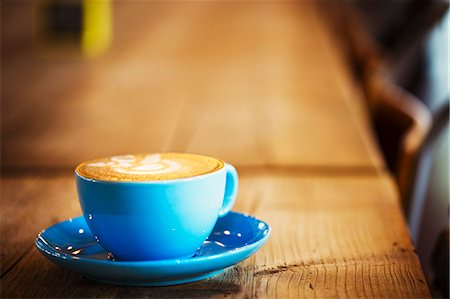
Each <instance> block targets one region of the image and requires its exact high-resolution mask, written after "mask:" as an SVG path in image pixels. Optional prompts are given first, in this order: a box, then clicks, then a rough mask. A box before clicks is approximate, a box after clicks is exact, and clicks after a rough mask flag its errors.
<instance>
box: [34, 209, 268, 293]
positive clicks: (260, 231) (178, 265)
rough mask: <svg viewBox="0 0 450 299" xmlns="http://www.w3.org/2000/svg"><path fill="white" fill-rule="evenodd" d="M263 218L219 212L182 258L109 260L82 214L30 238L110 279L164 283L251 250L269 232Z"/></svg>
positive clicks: (197, 275) (86, 272) (61, 260)
mask: <svg viewBox="0 0 450 299" xmlns="http://www.w3.org/2000/svg"><path fill="white" fill-rule="evenodd" d="M269 235H270V227H269V225H268V224H267V223H265V222H263V221H261V220H258V219H256V218H254V217H252V216H249V215H244V214H240V213H235V212H229V213H228V214H227V215H226V216H224V217H222V218H219V220H218V221H217V224H216V226H215V227H214V230H213V231H212V233H211V235H210V236H209V237H208V239H207V240H206V241H205V242H204V243H203V245H202V247H200V249H199V251H198V252H197V254H196V255H195V256H194V257H192V258H187V259H170V260H159V261H139V262H121V261H115V260H114V259H113V258H112V256H111V255H110V254H109V253H107V252H106V251H105V250H104V249H103V248H102V247H101V246H100V245H99V244H98V243H97V242H96V240H95V238H94V236H93V235H92V233H91V231H90V230H89V228H88V226H87V224H86V222H85V220H84V218H83V217H78V218H74V219H69V220H67V221H64V222H61V223H58V224H55V225H53V226H51V227H49V228H47V229H45V230H44V231H42V232H41V233H40V234H39V235H38V237H37V239H36V241H35V243H36V247H37V248H38V249H39V251H40V252H41V253H42V254H43V255H44V256H45V257H46V258H48V259H49V260H50V261H52V262H54V263H55V264H57V265H59V266H61V267H64V268H67V269H69V270H72V271H74V272H77V273H80V274H82V275H83V276H85V277H87V278H89V279H92V280H96V281H100V282H104V283H109V284H116V285H132V286H165V285H175V284H182V283H188V282H193V281H198V280H201V279H205V278H209V277H212V276H214V275H217V274H219V273H221V272H222V271H224V270H225V268H227V267H230V266H232V265H234V264H237V263H239V262H241V261H243V260H244V259H246V258H248V257H249V256H250V255H252V254H253V253H255V252H256V251H257V250H258V249H259V248H260V247H261V246H262V245H263V244H264V243H265V242H266V241H267V239H268V238H269Z"/></svg>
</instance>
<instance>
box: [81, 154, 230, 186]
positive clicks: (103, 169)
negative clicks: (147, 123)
mask: <svg viewBox="0 0 450 299" xmlns="http://www.w3.org/2000/svg"><path fill="white" fill-rule="evenodd" d="M223 166H224V164H223V162H222V161H220V160H218V159H215V158H211V157H208V156H201V155H194V154H184V153H161V154H135V155H123V156H113V157H109V158H103V159H96V160H91V161H87V162H84V163H82V164H80V165H79V166H78V167H77V168H76V172H77V173H78V174H80V175H81V176H83V177H86V178H90V179H96V180H103V181H128V182H131V181H156V180H173V179H180V178H187V177H193V176H198V175H202V174H207V173H210V172H214V171H216V170H219V169H221V168H222V167H223Z"/></svg>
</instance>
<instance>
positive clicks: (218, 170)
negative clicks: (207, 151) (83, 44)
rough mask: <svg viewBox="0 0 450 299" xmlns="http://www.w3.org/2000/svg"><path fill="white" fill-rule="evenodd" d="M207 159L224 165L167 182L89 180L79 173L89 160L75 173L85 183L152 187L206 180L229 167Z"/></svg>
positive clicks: (76, 169) (76, 168) (223, 162)
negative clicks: (149, 185) (145, 185)
mask: <svg viewBox="0 0 450 299" xmlns="http://www.w3.org/2000/svg"><path fill="white" fill-rule="evenodd" d="M185 154H192V153H185ZM193 155H200V156H206V155H202V154H193ZM206 157H210V158H214V159H216V160H218V161H220V162H221V163H222V167H220V168H219V169H216V170H214V171H211V172H207V173H203V174H199V175H194V176H190V177H185V178H176V179H167V180H154V181H150V180H148V181H110V180H102V179H94V178H88V177H86V176H83V175H82V174H80V173H79V172H78V168H79V167H80V166H81V165H82V164H84V163H86V162H88V161H89V160H86V161H84V162H82V163H80V164H78V165H77V166H76V167H75V170H74V173H75V176H76V177H78V178H80V179H82V180H85V181H89V182H93V183H105V184H120V185H135V184H151V185H165V184H173V183H176V182H189V181H194V180H198V179H202V178H205V177H207V176H210V175H214V174H217V173H219V172H221V171H225V169H226V166H227V165H228V164H227V163H226V162H225V161H223V160H221V159H219V158H215V157H211V156H206Z"/></svg>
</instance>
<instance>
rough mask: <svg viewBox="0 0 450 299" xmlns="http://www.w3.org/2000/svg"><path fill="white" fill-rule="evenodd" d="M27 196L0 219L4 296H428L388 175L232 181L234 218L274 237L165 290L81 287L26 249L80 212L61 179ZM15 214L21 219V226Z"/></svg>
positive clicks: (83, 283) (264, 176)
mask: <svg viewBox="0 0 450 299" xmlns="http://www.w3.org/2000/svg"><path fill="white" fill-rule="evenodd" d="M18 182H20V183H18ZM11 184H15V186H14V188H12V187H9V186H8V185H11ZM17 184H24V185H29V184H30V182H28V181H27V180H26V179H24V180H17V179H14V180H13V181H9V180H6V181H4V182H3V185H4V186H5V187H6V188H5V190H11V191H12V190H16V188H17V187H18V186H17ZM43 187H44V188H43ZM28 189H29V191H28V192H27V195H26V196H33V198H34V200H33V202H34V203H35V204H34V205H33V204H20V200H19V199H17V200H16V201H15V202H16V203H15V204H16V205H17V207H16V208H15V209H14V211H15V214H16V215H17V216H18V217H11V216H10V215H8V219H9V220H8V221H6V222H4V223H2V238H4V239H3V240H2V244H3V246H2V257H3V258H2V260H5V259H6V260H15V262H16V263H17V265H16V266H15V267H13V268H12V269H10V270H9V271H7V272H6V273H4V274H3V277H2V281H1V283H2V295H3V296H5V297H97V296H100V297H124V296H125V297H163V298H167V297H199V296H200V297H202V296H205V297H214V296H224V295H232V296H235V297H239V298H242V297H263V298H265V297H267V298H277V297H279V298H299V297H300V298H304V297H310V296H316V297H325V296H328V297H335V296H339V297H347V298H354V297H362V296H364V297H389V298H393V297H403V298H413V297H417V298H423V297H428V296H429V293H428V288H427V285H426V282H425V278H424V276H423V273H422V270H421V268H420V263H419V261H418V258H417V255H416V253H415V251H414V247H413V245H412V243H411V241H410V239H409V236H408V232H407V230H406V226H405V223H404V221H403V218H402V217H401V214H400V209H399V205H398V199H397V195H396V194H395V191H394V190H395V189H394V188H393V184H392V181H391V179H390V178H389V177H387V176H382V177H379V176H377V175H367V176H358V177H354V176H341V177H335V176H304V175H295V174H294V173H292V174H269V173H267V172H260V174H246V173H245V172H244V173H241V190H240V193H239V196H238V200H237V202H236V206H235V210H237V211H242V212H247V213H251V214H254V215H256V216H257V217H260V218H261V219H264V220H266V221H267V222H268V223H269V224H270V225H271V226H272V229H273V232H272V236H271V238H270V239H269V241H268V243H267V244H266V245H265V246H264V247H263V248H262V249H261V250H260V251H259V252H258V253H257V254H255V255H254V256H253V257H252V258H250V259H248V260H246V261H244V262H243V263H241V264H239V265H237V266H235V267H233V268H231V269H229V270H227V271H226V272H225V273H224V274H221V275H219V276H217V277H215V278H212V279H209V280H207V281H202V282H198V283H192V284H187V285H182V286H176V287H168V288H123V287H114V286H107V285H103V284H99V283H94V282H90V281H88V280H86V279H84V278H82V277H81V276H79V275H77V274H73V273H71V272H69V271H66V270H63V269H60V268H58V267H56V266H54V265H52V264H51V263H50V262H49V261H47V260H46V259H45V258H44V257H42V256H41V255H40V254H39V253H38V252H37V250H35V249H33V250H29V247H30V244H32V243H33V240H34V238H35V235H36V234H37V232H38V231H39V230H40V229H42V228H44V227H46V226H48V225H50V224H52V223H54V222H57V221H60V220H62V219H64V218H65V217H69V216H75V215H77V214H79V207H78V203H77V201H76V194H75V190H74V184H73V179H72V178H70V177H67V178H45V179H42V180H41V181H40V182H39V183H38V184H35V185H34V186H29V187H28ZM4 196H9V194H4ZM36 203H39V206H38V205H36ZM44 207H45V208H44ZM22 215H28V220H26V221H25V222H24V221H23V217H20V216H22ZM55 215H58V217H55ZM2 218H3V217H2ZM3 219H5V218H3ZM14 236H18V237H15V238H14ZM2 269H4V267H2ZM24 285H27V286H28V287H27V288H24V287H23V286H24ZM61 286H64V287H61Z"/></svg>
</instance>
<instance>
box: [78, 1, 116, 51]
mask: <svg viewBox="0 0 450 299" xmlns="http://www.w3.org/2000/svg"><path fill="white" fill-rule="evenodd" d="M111 36H112V8H111V1H110V0H84V1H83V32H82V41H81V42H82V48H83V54H84V55H86V56H96V55H98V54H101V53H103V52H104V51H105V50H106V49H107V48H108V46H109V44H110V42H111Z"/></svg>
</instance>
